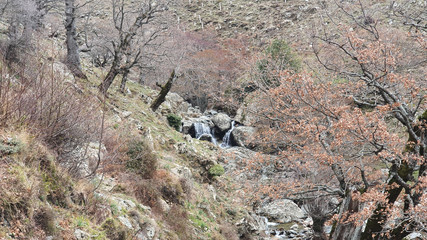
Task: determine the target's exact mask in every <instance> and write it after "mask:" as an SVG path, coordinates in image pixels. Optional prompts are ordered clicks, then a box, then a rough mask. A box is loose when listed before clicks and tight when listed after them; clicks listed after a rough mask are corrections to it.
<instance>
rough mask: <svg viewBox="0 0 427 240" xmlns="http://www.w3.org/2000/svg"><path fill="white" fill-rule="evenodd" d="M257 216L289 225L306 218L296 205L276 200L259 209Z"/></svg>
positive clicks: (286, 200)
mask: <svg viewBox="0 0 427 240" xmlns="http://www.w3.org/2000/svg"><path fill="white" fill-rule="evenodd" d="M257 214H259V215H261V216H265V217H267V218H268V220H269V221H273V222H277V223H289V222H292V221H298V220H300V219H302V218H306V217H307V216H306V214H305V213H304V212H303V211H302V210H301V208H299V207H298V205H296V204H295V203H294V202H293V201H291V200H288V199H278V200H275V201H273V202H270V203H268V204H266V205H264V206H262V207H261V208H259V209H258V210H257Z"/></svg>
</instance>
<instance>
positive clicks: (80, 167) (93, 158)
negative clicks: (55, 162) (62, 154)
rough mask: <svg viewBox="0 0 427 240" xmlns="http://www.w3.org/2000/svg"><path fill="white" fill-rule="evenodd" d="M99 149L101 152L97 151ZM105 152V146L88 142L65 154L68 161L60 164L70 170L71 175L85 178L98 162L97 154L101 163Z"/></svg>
mask: <svg viewBox="0 0 427 240" xmlns="http://www.w3.org/2000/svg"><path fill="white" fill-rule="evenodd" d="M99 147H101V151H100V150H99ZM106 152H107V150H106V148H105V146H104V145H103V144H101V146H100V145H99V143H97V142H90V143H87V144H85V145H84V146H81V147H79V148H76V149H74V150H73V151H70V153H69V154H67V155H68V156H67V158H65V159H68V161H64V162H62V163H61V164H62V165H63V167H65V168H67V169H70V170H72V173H73V174H75V175H76V176H79V177H85V176H87V175H89V174H91V173H92V171H93V170H94V168H95V167H96V164H97V162H98V154H100V156H99V157H100V158H101V161H102V159H103V157H104V154H105V153H106Z"/></svg>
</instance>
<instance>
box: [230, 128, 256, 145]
mask: <svg viewBox="0 0 427 240" xmlns="http://www.w3.org/2000/svg"><path fill="white" fill-rule="evenodd" d="M255 132H256V128H254V127H247V126H239V127H236V128H234V130H233V131H232V132H231V141H232V142H234V143H235V144H236V145H237V146H239V147H249V145H250V141H251V140H252V136H253V135H254V134H255Z"/></svg>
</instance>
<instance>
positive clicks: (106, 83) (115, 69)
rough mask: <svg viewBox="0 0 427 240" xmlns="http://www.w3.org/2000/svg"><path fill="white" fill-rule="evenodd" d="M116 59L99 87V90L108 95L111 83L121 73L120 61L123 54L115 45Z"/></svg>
mask: <svg viewBox="0 0 427 240" xmlns="http://www.w3.org/2000/svg"><path fill="white" fill-rule="evenodd" d="M114 48H115V50H114V59H113V63H112V65H111V68H110V71H108V74H107V76H106V77H105V78H104V80H103V81H102V83H101V84H99V86H98V88H99V91H100V92H101V93H102V94H104V95H106V94H107V91H108V89H109V88H110V86H111V84H112V83H113V81H114V79H115V78H116V76H117V75H118V74H119V73H120V66H119V65H120V62H121V60H122V54H121V53H120V49H118V48H116V47H115V46H114Z"/></svg>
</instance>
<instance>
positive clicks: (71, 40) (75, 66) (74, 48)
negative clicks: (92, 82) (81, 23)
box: [65, 0, 87, 79]
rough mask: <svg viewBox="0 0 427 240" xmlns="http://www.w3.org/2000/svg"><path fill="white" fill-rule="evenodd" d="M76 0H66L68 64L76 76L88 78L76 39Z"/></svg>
mask: <svg viewBox="0 0 427 240" xmlns="http://www.w3.org/2000/svg"><path fill="white" fill-rule="evenodd" d="M74 2H75V0H65V29H66V30H67V37H66V45H67V65H68V67H69V68H70V70H71V72H72V73H73V75H74V76H75V77H78V78H83V79H87V77H86V75H85V74H84V73H83V71H82V66H81V63H80V56H79V46H78V44H77V40H76V35H77V34H76V15H75V10H76V8H75V5H74Z"/></svg>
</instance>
